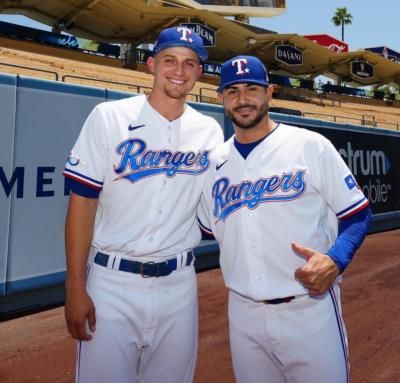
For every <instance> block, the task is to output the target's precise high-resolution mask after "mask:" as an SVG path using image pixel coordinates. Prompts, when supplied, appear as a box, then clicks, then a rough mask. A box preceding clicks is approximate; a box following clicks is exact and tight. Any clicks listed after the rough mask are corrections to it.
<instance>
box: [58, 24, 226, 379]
mask: <svg viewBox="0 0 400 383" xmlns="http://www.w3.org/2000/svg"><path fill="white" fill-rule="evenodd" d="M206 57H207V52H206V50H205V49H204V47H203V43H202V39H201V37H200V36H198V35H197V34H195V33H194V32H192V31H191V30H190V29H187V28H182V27H174V28H168V29H165V30H163V31H162V32H161V33H160V35H159V38H158V40H157V42H156V44H155V46H154V50H153V57H150V58H149V59H148V61H147V65H148V68H149V70H150V71H151V72H152V73H153V74H154V84H153V90H152V92H151V94H150V95H149V96H148V97H146V96H145V95H141V96H136V97H131V98H126V99H123V100H119V101H112V102H106V103H102V104H100V105H98V106H96V107H95V108H94V110H93V111H92V112H91V113H90V115H89V117H88V118H87V120H86V122H85V124H84V126H83V128H82V131H81V133H80V135H79V137H78V140H77V142H76V143H75V145H74V147H73V149H72V151H71V154H70V156H69V159H68V161H67V163H66V167H65V171H64V175H65V177H67V178H68V180H69V182H70V187H71V190H72V193H71V197H70V201H69V208H68V214H67V219H66V253H67V279H66V305H65V315H66V321H67V325H68V330H69V332H70V333H71V335H72V337H74V338H75V339H77V340H78V352H77V369H76V381H77V382H79V383H91V382H93V383H101V382H104V383H110V382H118V383H128V382H129V383H133V382H140V383H160V382H163V383H190V382H191V381H192V379H193V375H194V368H195V361H196V351H197V328H198V326H197V317H198V311H197V284H196V275H195V270H194V267H193V262H194V256H193V253H192V251H191V250H192V249H193V247H194V246H196V245H197V244H198V242H199V240H200V237H201V234H200V230H199V228H198V224H197V219H196V208H197V205H198V202H199V199H200V193H201V189H202V185H203V182H204V177H205V173H206V171H207V170H208V169H209V152H210V150H211V149H212V148H213V147H214V146H215V145H216V144H217V143H220V142H223V134H222V130H221V127H220V126H219V124H218V123H217V122H216V121H215V120H214V119H212V118H210V117H208V116H205V115H202V114H200V113H199V112H197V111H196V110H194V109H193V108H191V107H190V106H189V105H187V104H186V103H185V98H186V95H187V94H188V93H189V92H190V91H191V89H192V88H193V86H194V84H195V81H196V80H197V79H198V77H199V76H200V74H201V70H202V66H201V63H202V62H203V61H204V60H205V59H206Z"/></svg>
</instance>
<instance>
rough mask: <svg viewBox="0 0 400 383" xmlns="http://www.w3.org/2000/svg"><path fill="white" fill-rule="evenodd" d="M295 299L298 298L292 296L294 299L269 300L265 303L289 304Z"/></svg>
mask: <svg viewBox="0 0 400 383" xmlns="http://www.w3.org/2000/svg"><path fill="white" fill-rule="evenodd" d="M293 299H296V297H295V296H292V297H285V298H275V299H268V300H266V301H264V303H268V304H269V305H279V304H281V303H289V302H291V301H292V300H293Z"/></svg>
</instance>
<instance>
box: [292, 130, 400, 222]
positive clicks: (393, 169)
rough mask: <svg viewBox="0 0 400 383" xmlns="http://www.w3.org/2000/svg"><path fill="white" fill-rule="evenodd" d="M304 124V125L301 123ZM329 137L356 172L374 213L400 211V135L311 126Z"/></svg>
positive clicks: (351, 168)
mask: <svg viewBox="0 0 400 383" xmlns="http://www.w3.org/2000/svg"><path fill="white" fill-rule="evenodd" d="M299 126H301V125H299ZM306 128H307V129H311V130H315V131H317V132H318V133H321V134H323V135H324V136H325V137H327V138H328V139H329V140H330V141H332V143H333V144H334V146H335V147H336V149H337V151H338V152H339V154H340V155H341V157H342V158H343V160H344V162H346V164H347V166H348V167H349V169H350V170H351V172H352V173H353V174H354V177H355V179H356V181H357V183H358V186H359V187H360V189H361V190H362V192H363V193H364V195H365V196H366V197H367V198H368V200H369V203H370V205H371V209H372V212H373V213H374V214H380V213H388V212H391V211H398V210H400V198H399V197H398V195H399V194H398V193H399V191H400V189H399V188H400V183H399V181H400V178H399V176H398V175H399V174H400V152H399V151H398V150H397V149H396V148H397V147H398V145H399V144H400V137H399V136H397V137H396V136H390V135H383V134H374V133H369V132H355V131H348V132H345V133H344V132H343V131H342V130H337V129H324V128H310V127H308V126H307V127H306Z"/></svg>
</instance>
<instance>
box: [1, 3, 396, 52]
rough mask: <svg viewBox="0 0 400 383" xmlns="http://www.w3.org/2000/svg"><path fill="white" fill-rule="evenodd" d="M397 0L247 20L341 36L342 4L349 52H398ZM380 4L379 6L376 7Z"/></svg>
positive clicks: (305, 7)
mask: <svg viewBox="0 0 400 383" xmlns="http://www.w3.org/2000/svg"><path fill="white" fill-rule="evenodd" d="M399 3H400V0H381V1H376V0H286V4H287V10H286V12H285V13H284V14H283V15H280V16H276V17H272V18H253V17H252V18H251V20H250V22H251V24H253V25H257V26H260V27H263V28H266V29H269V30H272V31H275V32H278V33H297V34H299V35H307V34H321V33H322V34H329V35H331V36H333V37H335V38H337V39H340V38H341V28H340V27H335V26H334V25H333V23H332V22H331V18H332V16H333V15H334V13H335V10H336V9H337V8H339V7H346V8H347V10H348V11H349V12H350V13H351V14H352V16H353V22H352V24H351V25H348V26H346V27H345V41H346V42H347V43H348V44H349V50H350V51H356V50H359V49H363V48H368V47H377V46H386V47H388V48H391V49H394V50H395V51H398V52H400V37H399V33H398V30H397V29H398V25H399V21H398V20H399V11H400V7H399ZM378 4H381V6H378ZM0 21H7V22H11V23H16V24H21V25H26V26H29V27H34V28H40V29H45V30H50V28H49V27H47V26H43V25H41V24H39V23H37V22H35V21H33V20H29V19H27V18H25V17H23V16H15V15H5V14H0Z"/></svg>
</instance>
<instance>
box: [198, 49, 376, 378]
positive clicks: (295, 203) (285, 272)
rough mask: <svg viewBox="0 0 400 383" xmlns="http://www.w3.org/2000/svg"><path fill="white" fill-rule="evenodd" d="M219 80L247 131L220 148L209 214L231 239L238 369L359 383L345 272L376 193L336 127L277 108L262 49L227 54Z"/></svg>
mask: <svg viewBox="0 0 400 383" xmlns="http://www.w3.org/2000/svg"><path fill="white" fill-rule="evenodd" d="M218 91H219V97H220V100H221V102H222V104H223V106H224V110H225V113H226V115H227V116H228V117H229V118H230V119H231V120H232V122H233V126H234V130H235V135H234V136H233V137H232V138H231V139H229V140H228V141H227V142H225V143H224V144H222V145H219V146H218V147H217V148H216V149H215V150H214V152H213V154H212V156H211V164H210V167H211V170H210V171H209V173H208V174H207V177H206V178H207V179H206V182H205V186H204V191H203V196H202V201H201V204H200V207H199V212H198V216H199V221H200V223H201V225H202V229H203V231H204V232H205V233H206V234H213V235H214V236H215V238H216V239H217V240H218V241H219V244H220V265H221V270H222V273H223V276H224V279H225V283H226V286H227V287H228V288H229V290H230V291H229V310H228V311H229V313H228V314H229V334H230V347H231V352H232V360H233V367H234V373H235V377H236V380H237V382H238V383H261V382H265V383H267V382H268V383H322V382H323V383H345V382H348V379H349V370H348V368H349V367H348V348H347V339H346V331H345V327H344V324H343V319H342V313H341V306H340V297H339V287H338V284H337V282H338V279H339V278H340V275H341V273H343V271H344V270H345V268H346V266H347V265H348V264H349V263H350V261H351V259H352V258H353V255H354V253H355V251H356V249H357V248H358V247H359V246H360V244H361V242H362V241H363V239H364V237H365V235H366V232H367V228H368V224H369V222H370V218H371V212H370V208H369V207H368V200H367V199H366V198H365V196H364V195H363V194H362V192H361V191H360V189H359V187H358V185H357V183H356V181H355V179H354V177H353V175H352V174H351V173H350V171H349V169H348V168H347V166H346V165H345V163H344V162H343V160H342V159H341V157H340V155H339V154H338V152H337V151H336V150H335V148H334V147H333V145H332V144H331V143H330V142H329V141H328V140H327V139H326V138H324V137H323V136H321V135H319V134H317V133H314V132H311V131H308V130H305V129H300V128H297V127H292V126H288V125H284V124H277V123H275V122H274V121H272V120H271V119H270V118H269V116H268V106H269V103H270V101H271V98H272V86H269V82H268V75H267V71H266V69H265V67H264V65H263V64H262V63H261V62H260V60H258V59H257V58H256V57H252V56H239V57H235V58H233V59H231V60H229V61H227V62H226V63H225V64H224V65H223V67H222V72H221V82H220V86H219V89H218Z"/></svg>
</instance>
